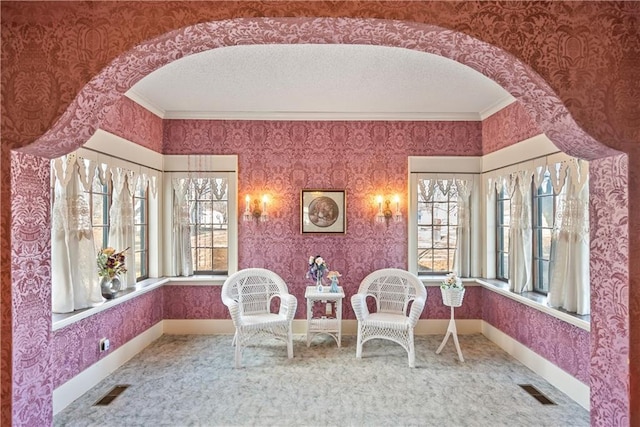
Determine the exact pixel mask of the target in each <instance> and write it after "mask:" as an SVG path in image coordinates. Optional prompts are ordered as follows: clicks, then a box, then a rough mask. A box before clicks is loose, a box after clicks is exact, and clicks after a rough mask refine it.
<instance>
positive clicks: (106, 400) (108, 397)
mask: <svg viewBox="0 0 640 427" xmlns="http://www.w3.org/2000/svg"><path fill="white" fill-rule="evenodd" d="M127 387H129V385H128V384H120V385H117V386H114V387H113V388H112V389H111V390H109V392H108V393H107V394H105V395H104V396H103V397H102V398H101V399H100V400H98V401H97V402H96V403H94V404H93V406H107V405H109V404H110V403H111V402H113V400H114V399H115V398H116V397H118V396H120V394H121V393H122V392H123V391H125V390H126V389H127Z"/></svg>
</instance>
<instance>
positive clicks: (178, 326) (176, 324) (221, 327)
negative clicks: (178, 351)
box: [162, 319, 236, 335]
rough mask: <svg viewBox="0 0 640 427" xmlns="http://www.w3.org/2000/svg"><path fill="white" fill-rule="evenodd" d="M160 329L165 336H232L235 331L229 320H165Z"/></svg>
mask: <svg viewBox="0 0 640 427" xmlns="http://www.w3.org/2000/svg"><path fill="white" fill-rule="evenodd" d="M162 328H163V332H164V333H165V334H167V335H233V334H234V333H235V331H236V329H235V327H234V326H233V321H231V319H228V320H227V319H221V320H218V319H165V320H164V322H163V324H162Z"/></svg>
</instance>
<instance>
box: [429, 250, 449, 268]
mask: <svg viewBox="0 0 640 427" xmlns="http://www.w3.org/2000/svg"><path fill="white" fill-rule="evenodd" d="M449 265H450V264H449V250H447V249H434V250H433V271H434V272H446V271H449Z"/></svg>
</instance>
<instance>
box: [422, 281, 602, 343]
mask: <svg viewBox="0 0 640 427" xmlns="http://www.w3.org/2000/svg"><path fill="white" fill-rule="evenodd" d="M444 278H445V276H429V277H424V276H423V277H420V279H421V280H422V283H424V285H425V286H427V287H433V286H440V284H441V283H442V281H443V280H444ZM462 283H464V286H482V287H483V288H485V289H487V290H490V291H492V292H495V293H498V294H500V295H503V296H505V297H507V298H511V299H512V300H514V301H517V302H519V303H522V304H524V305H527V306H529V307H531V308H534V309H536V310H538V311H541V312H543V313H545V314H548V315H549V316H553V317H555V318H557V319H559V320H562V321H564V322H567V323H569V324H571V325H574V326H576V327H578V328H580V329H584V330H585V331H588V332H590V331H591V316H589V315H585V316H581V315H579V314H575V313H569V312H568V311H565V310H563V309H560V308H553V307H549V305H548V304H547V297H546V296H544V295H541V294H538V293H535V292H524V293H522V294H516V293H515V292H511V291H510V290H509V285H508V284H507V283H505V282H503V281H500V280H495V279H482V278H463V279H462Z"/></svg>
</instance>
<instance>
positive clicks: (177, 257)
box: [171, 178, 193, 276]
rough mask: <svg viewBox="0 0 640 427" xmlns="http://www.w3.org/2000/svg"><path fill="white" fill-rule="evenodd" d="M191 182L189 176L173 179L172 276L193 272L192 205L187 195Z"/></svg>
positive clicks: (187, 274)
mask: <svg viewBox="0 0 640 427" xmlns="http://www.w3.org/2000/svg"><path fill="white" fill-rule="evenodd" d="M190 182H191V181H190V180H189V178H174V179H172V180H171V184H172V187H173V223H172V229H171V247H172V249H173V256H172V257H171V259H172V265H171V275H172V276H191V275H192V274H193V261H192V259H191V232H190V230H189V215H190V206H189V200H188V197H187V196H188V192H189V186H190Z"/></svg>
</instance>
